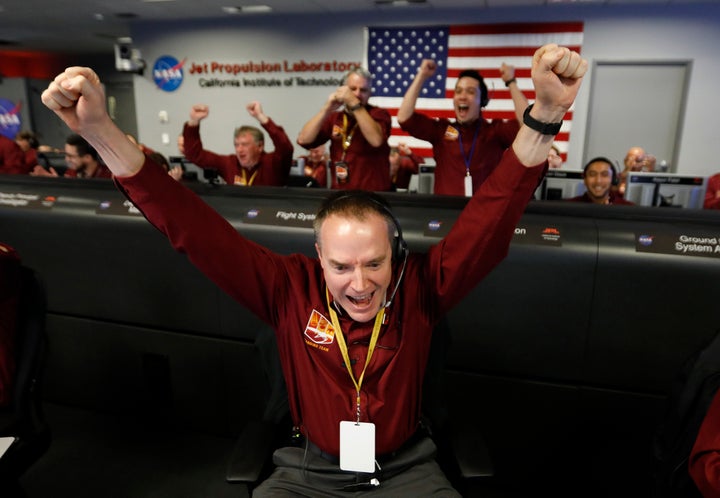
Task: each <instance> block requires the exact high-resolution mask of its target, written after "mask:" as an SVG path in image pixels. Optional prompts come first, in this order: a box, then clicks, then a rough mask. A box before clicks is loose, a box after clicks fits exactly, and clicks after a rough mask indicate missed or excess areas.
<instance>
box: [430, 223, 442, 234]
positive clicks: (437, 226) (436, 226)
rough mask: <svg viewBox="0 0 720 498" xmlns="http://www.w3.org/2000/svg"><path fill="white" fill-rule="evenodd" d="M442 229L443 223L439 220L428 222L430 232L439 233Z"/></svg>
mask: <svg viewBox="0 0 720 498" xmlns="http://www.w3.org/2000/svg"><path fill="white" fill-rule="evenodd" d="M440 227H442V222H441V221H438V220H430V221H429V222H428V230H430V231H432V232H437V231H438V230H440Z"/></svg>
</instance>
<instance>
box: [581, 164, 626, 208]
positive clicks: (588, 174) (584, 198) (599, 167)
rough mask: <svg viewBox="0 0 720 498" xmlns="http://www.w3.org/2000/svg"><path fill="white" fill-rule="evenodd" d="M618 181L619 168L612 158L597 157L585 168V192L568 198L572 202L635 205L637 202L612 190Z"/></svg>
mask: <svg viewBox="0 0 720 498" xmlns="http://www.w3.org/2000/svg"><path fill="white" fill-rule="evenodd" d="M616 181H617V170H616V169H615V166H614V165H613V163H611V162H610V159H607V158H605V157H596V158H593V159H590V160H589V161H588V163H587V164H586V165H585V167H584V168H583V182H584V183H585V189H586V190H585V193H584V194H582V195H578V196H577V197H572V198H570V199H568V201H571V202H585V203H593V204H617V205H627V206H634V205H635V203H633V202H630V201H626V200H625V199H624V198H622V197H620V196H618V195H616V194H615V193H613V192H611V191H610V187H611V186H612V185H614V184H615V182H616Z"/></svg>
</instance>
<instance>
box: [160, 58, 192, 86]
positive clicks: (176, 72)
mask: <svg viewBox="0 0 720 498" xmlns="http://www.w3.org/2000/svg"><path fill="white" fill-rule="evenodd" d="M186 60H187V59H183V60H182V61H181V62H178V60H177V59H176V58H175V57H171V56H169V55H163V56H162V57H159V58H158V59H157V60H156V61H155V64H154V65H153V72H152V74H153V80H154V81H155V84H156V85H157V87H158V88H159V89H160V90H163V91H165V92H174V91H175V90H177V89H178V87H179V86H180V85H181V84H182V82H183V66H184V65H185V61H186Z"/></svg>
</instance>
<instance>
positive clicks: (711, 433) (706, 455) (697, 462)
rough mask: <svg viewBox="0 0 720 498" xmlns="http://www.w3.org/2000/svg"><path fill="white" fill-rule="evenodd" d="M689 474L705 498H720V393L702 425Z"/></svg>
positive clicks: (692, 452)
mask: <svg viewBox="0 0 720 498" xmlns="http://www.w3.org/2000/svg"><path fill="white" fill-rule="evenodd" d="M688 472H689V473H690V477H691V478H692V480H693V482H694V483H695V485H696V486H697V488H698V490H700V492H701V493H702V496H703V498H720V391H718V392H717V393H715V396H714V397H713V400H712V403H711V404H710V408H708V411H707V413H706V414H705V418H703V422H702V424H701V425H700V430H699V431H698V434H697V437H696V438H695V444H693V448H692V450H691V452H690V458H689V460H688Z"/></svg>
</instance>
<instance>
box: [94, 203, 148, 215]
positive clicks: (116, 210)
mask: <svg viewBox="0 0 720 498" xmlns="http://www.w3.org/2000/svg"><path fill="white" fill-rule="evenodd" d="M95 214H110V215H114V216H133V217H137V216H142V215H143V214H142V213H141V212H140V210H139V209H138V208H136V207H135V204H133V203H132V202H130V201H129V200H127V199H125V200H122V201H101V202H100V204H99V205H98V207H97V208H96V209H95Z"/></svg>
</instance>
